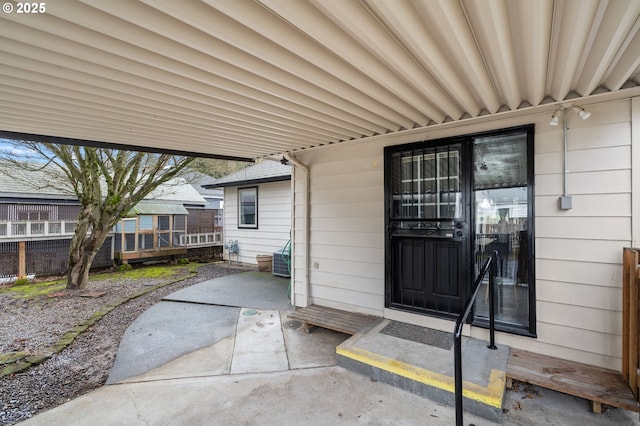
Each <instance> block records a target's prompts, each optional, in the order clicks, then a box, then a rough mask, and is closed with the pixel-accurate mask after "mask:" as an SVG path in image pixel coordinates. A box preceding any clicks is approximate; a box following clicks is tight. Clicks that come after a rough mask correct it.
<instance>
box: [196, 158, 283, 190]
mask: <svg viewBox="0 0 640 426" xmlns="http://www.w3.org/2000/svg"><path fill="white" fill-rule="evenodd" d="M285 180H291V166H290V165H284V164H281V163H280V162H278V161H273V160H263V161H261V162H259V163H256V164H255V165H253V166H250V167H245V168H244V169H242V170H238V171H237V172H233V173H231V174H228V175H226V176H223V177H221V178H220V179H218V180H216V181H214V182H211V183H208V184H206V185H203V186H204V187H205V188H207V189H211V188H224V187H227V186H242V185H255V184H259V183H267V182H278V181H285Z"/></svg>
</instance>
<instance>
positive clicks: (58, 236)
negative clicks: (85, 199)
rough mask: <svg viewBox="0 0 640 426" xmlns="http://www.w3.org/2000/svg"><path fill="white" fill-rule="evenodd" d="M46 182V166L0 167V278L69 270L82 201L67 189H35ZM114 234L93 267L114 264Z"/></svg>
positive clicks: (47, 176)
mask: <svg viewBox="0 0 640 426" xmlns="http://www.w3.org/2000/svg"><path fill="white" fill-rule="evenodd" d="M2 167H3V169H6V167H7V166H6V165H2ZM34 177H35V179H34ZM49 181H50V177H49V175H48V174H47V173H46V171H41V172H26V171H24V170H21V169H18V168H13V169H11V173H10V175H8V174H6V173H1V172H0V279H8V278H11V279H12V278H15V277H17V276H24V275H35V274H38V275H39V274H53V273H64V272H66V271H67V265H68V253H69V247H70V242H71V238H72V237H73V233H74V230H75V226H76V222H77V218H78V214H79V212H80V204H79V203H78V200H77V199H76V198H75V196H73V195H72V194H71V193H70V192H69V191H66V190H63V189H60V188H53V187H50V186H45V187H43V188H38V186H37V185H39V184H41V183H46V182H49ZM29 182H34V183H33V184H30V183H29ZM112 239H113V238H112V236H109V237H107V239H106V240H105V243H104V245H103V246H102V248H101V249H100V251H99V252H98V254H97V255H96V258H95V259H94V261H93V267H106V266H111V265H112V264H113V249H112Z"/></svg>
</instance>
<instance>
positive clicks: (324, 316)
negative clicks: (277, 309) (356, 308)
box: [289, 305, 379, 335]
mask: <svg viewBox="0 0 640 426" xmlns="http://www.w3.org/2000/svg"><path fill="white" fill-rule="evenodd" d="M289 318H291V319H295V320H298V321H300V322H302V323H304V324H305V327H306V328H307V330H308V331H309V330H310V329H309V327H308V326H316V327H322V328H326V329H329V330H334V331H339V332H340V333H345V334H350V335H354V334H356V333H357V332H358V331H360V330H362V329H364V328H365V327H367V326H369V325H370V324H372V323H373V322H374V321H377V320H379V318H378V317H375V316H372V315H365V314H359V313H355V312H347V311H341V310H339V309H334V308H328V307H325V306H318V305H310V306H307V307H305V308H300V309H298V310H297V311H295V312H292V313H290V314H289Z"/></svg>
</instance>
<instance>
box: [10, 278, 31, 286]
mask: <svg viewBox="0 0 640 426" xmlns="http://www.w3.org/2000/svg"><path fill="white" fill-rule="evenodd" d="M30 282H31V280H30V279H29V278H27V277H22V278H17V279H16V280H15V281H14V282H13V285H26V284H29V283H30Z"/></svg>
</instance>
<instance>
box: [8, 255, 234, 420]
mask: <svg viewBox="0 0 640 426" xmlns="http://www.w3.org/2000/svg"><path fill="white" fill-rule="evenodd" d="M245 270H246V269H238V268H229V267H227V266H226V264H222V263H219V264H210V265H205V266H202V267H200V268H199V269H198V275H197V276H196V277H192V278H187V279H185V280H183V281H179V282H177V283H175V284H170V285H167V286H166V287H162V288H159V289H157V290H154V291H151V292H149V293H147V294H145V295H143V296H140V297H138V298H136V299H132V300H130V301H128V302H126V303H124V304H122V305H120V306H118V307H117V308H116V309H114V310H113V311H111V312H110V313H108V314H107V315H106V316H105V317H104V318H102V319H101V320H99V321H98V322H96V323H95V324H94V325H93V326H91V327H89V328H88V329H87V330H86V331H84V332H83V333H82V334H80V335H79V336H78V338H76V340H75V341H74V342H73V343H72V344H71V345H69V346H68V347H67V348H66V349H64V350H63V351H62V352H60V353H57V354H54V355H53V356H51V358H49V359H48V360H46V361H45V362H43V363H42V364H39V365H37V366H34V367H32V368H30V369H28V370H26V371H25V372H22V373H16V374H12V375H9V376H6V377H3V378H2V379H0V425H12V424H15V423H17V422H20V421H22V420H25V419H27V418H29V417H32V416H34V415H36V414H37V413H39V412H41V411H45V410H48V409H50V408H53V407H55V406H58V405H60V404H64V403H65V402H67V401H69V400H71V399H73V398H76V397H78V396H80V395H83V394H85V393H87V392H89V391H91V390H93V389H95V388H97V387H100V386H102V385H103V384H104V382H105V381H106V379H107V376H108V375H109V371H110V369H111V367H112V365H113V362H114V361H115V357H116V353H117V351H118V346H119V344H120V339H121V338H122V336H123V334H124V332H125V330H126V329H127V327H129V325H130V324H131V323H132V322H133V321H134V320H135V319H136V318H137V317H138V316H139V315H140V314H141V313H142V312H144V311H145V310H146V309H148V308H149V307H151V306H152V305H154V304H155V303H157V302H159V301H160V300H161V299H162V298H163V297H164V296H166V295H167V294H170V293H173V292H174V291H177V290H180V289H182V288H185V287H189V286H191V285H193V284H196V283H199V282H202V281H205V280H208V279H211V278H217V277H221V276H224V275H229V274H234V273H238V272H243V271H245ZM167 281H170V280H166V279H165V281H164V282H167ZM162 282H163V280H161V279H137V280H122V279H119V280H118V279H105V280H100V281H92V282H91V283H90V285H89V288H88V290H93V291H99V292H106V294H104V295H103V296H100V297H77V296H73V297H71V296H66V297H65V296H61V297H53V298H47V297H42V298H38V299H36V300H22V299H14V298H12V297H11V296H9V295H7V294H0V306H2V310H1V311H0V353H4V352H11V351H25V352H29V353H31V354H37V353H38V352H41V351H42V350H43V349H45V348H47V347H49V346H50V345H52V344H53V343H55V342H56V340H57V339H58V338H59V337H61V336H62V335H64V334H65V333H66V332H67V331H69V330H70V329H71V328H73V326H74V325H76V324H78V323H79V322H80V321H82V320H84V319H87V318H89V317H90V316H91V314H92V313H93V312H95V311H97V310H99V309H101V308H103V307H105V306H106V305H108V304H109V303H113V302H115V301H118V300H122V299H124V298H126V297H127V296H129V295H132V294H135V293H137V292H139V291H141V290H143V289H144V288H145V287H149V286H153V285H157V284H161V283H162Z"/></svg>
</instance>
